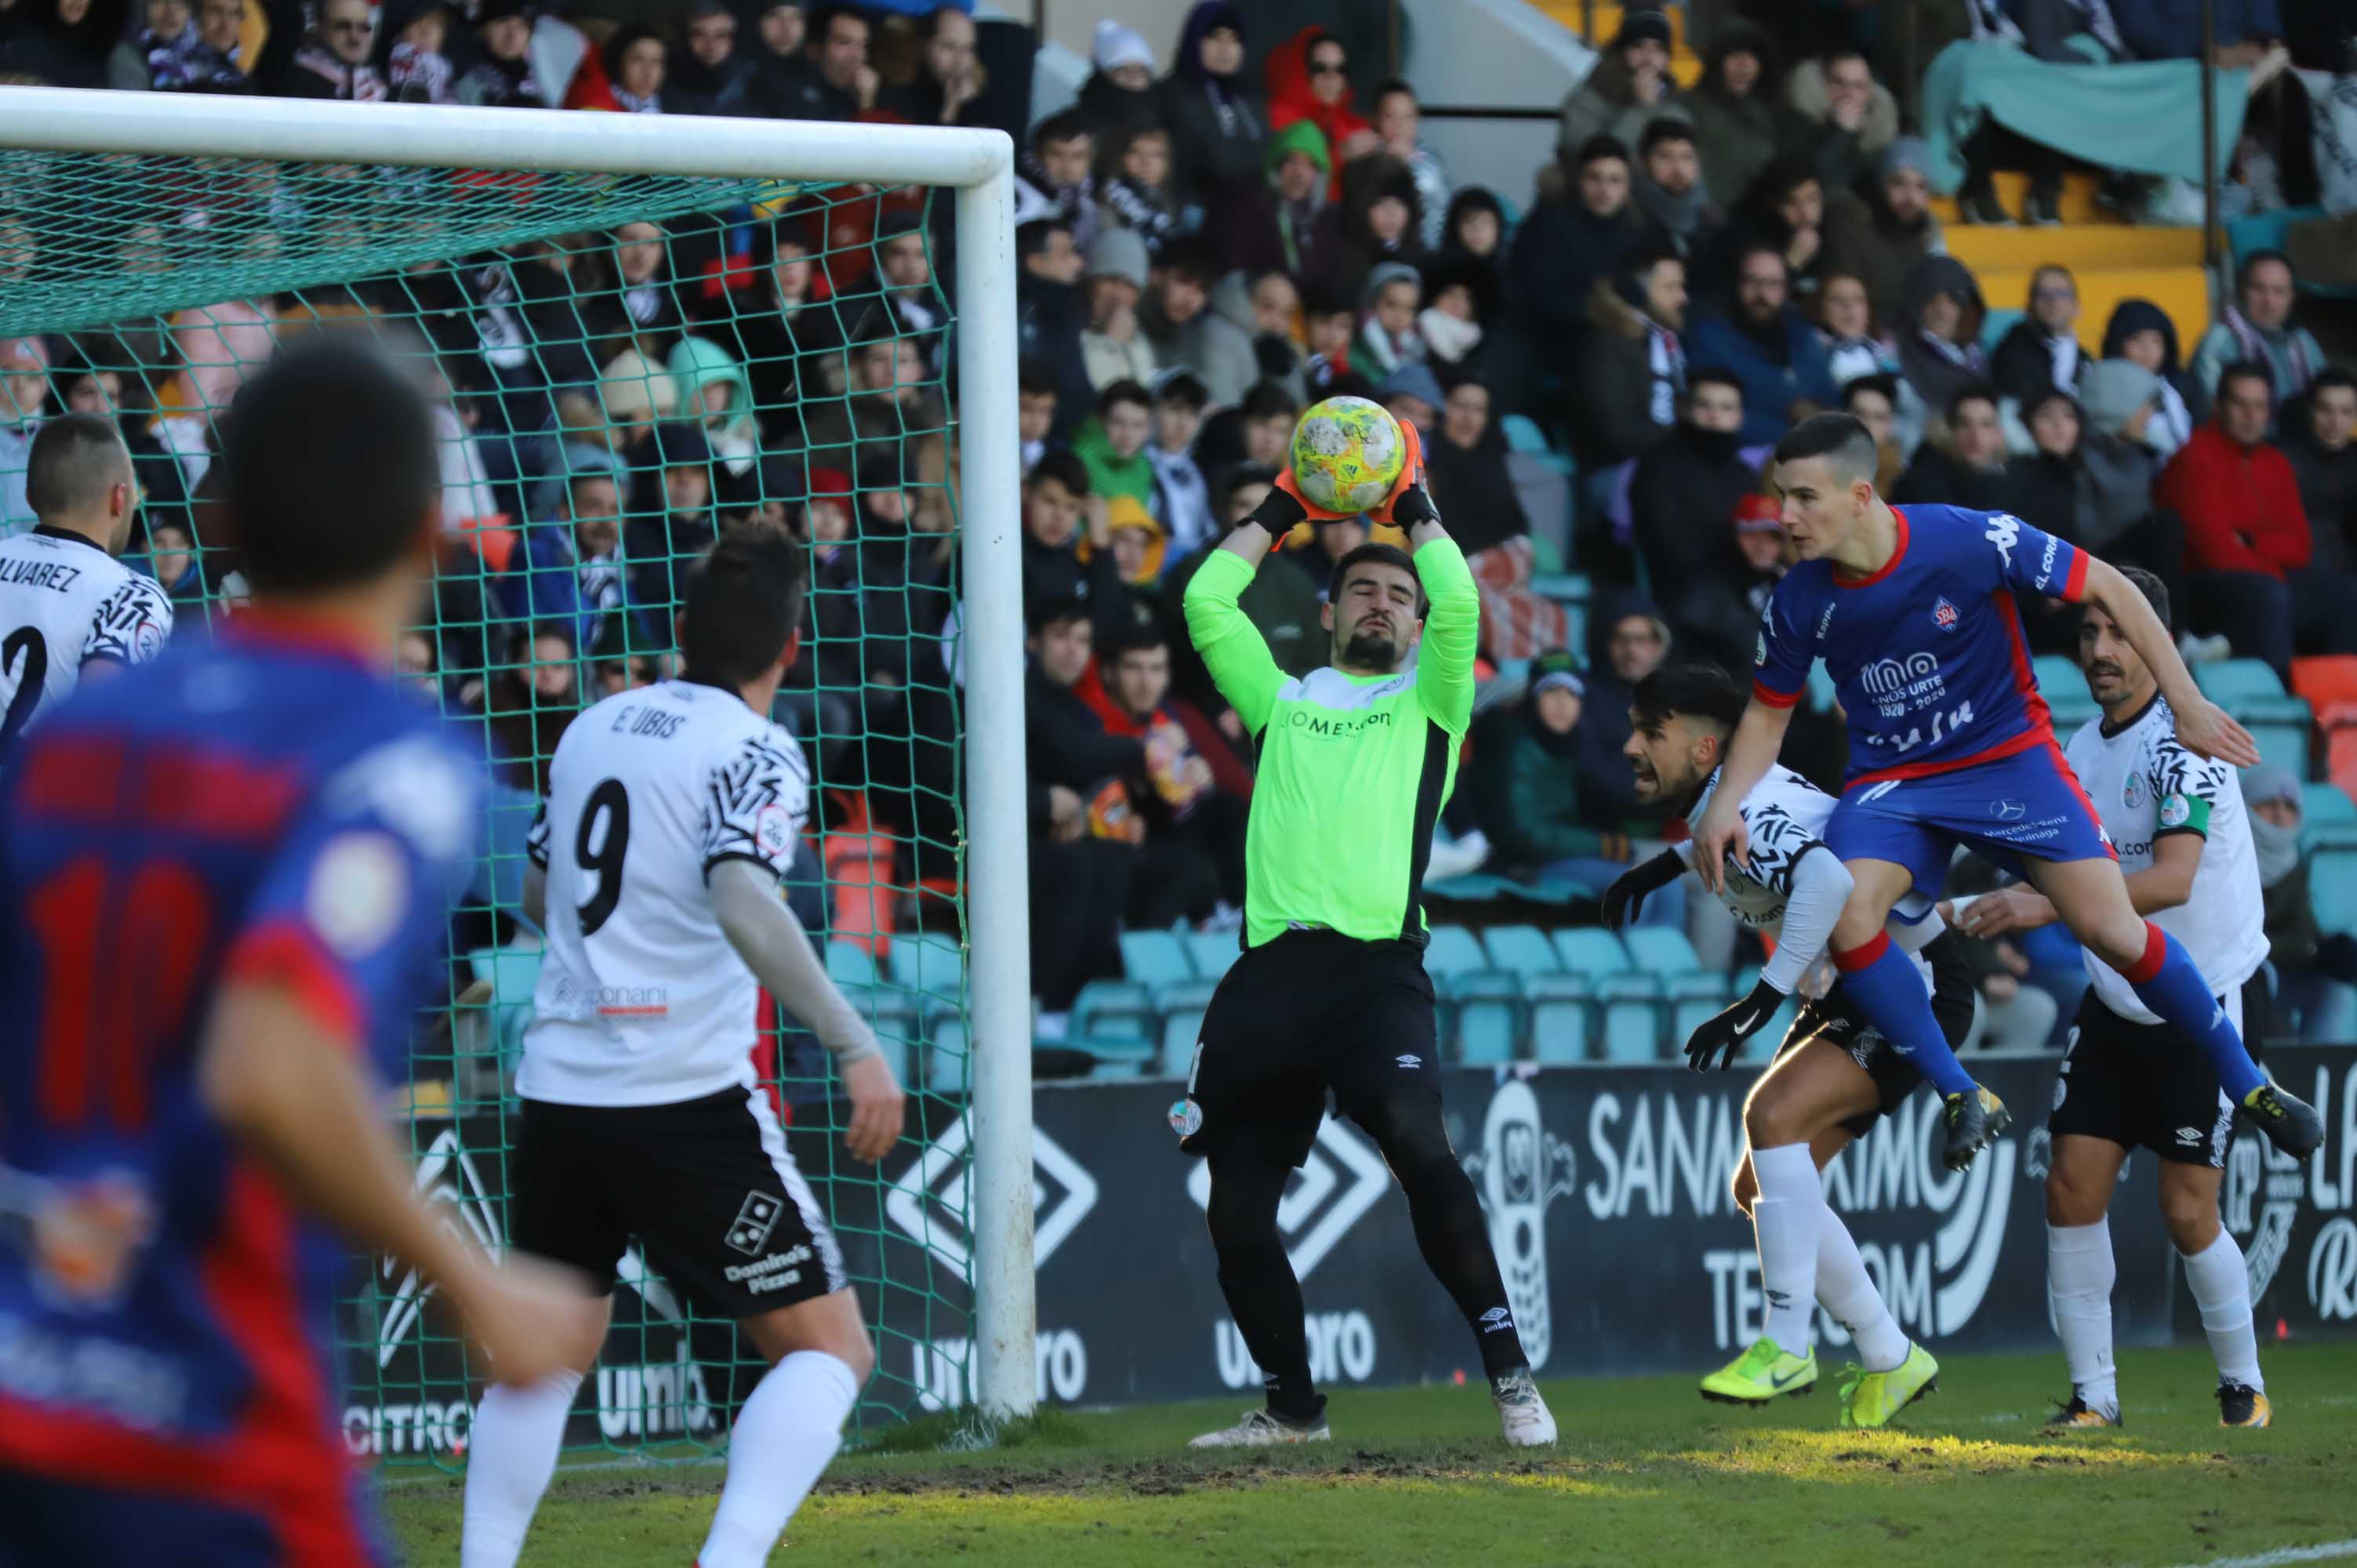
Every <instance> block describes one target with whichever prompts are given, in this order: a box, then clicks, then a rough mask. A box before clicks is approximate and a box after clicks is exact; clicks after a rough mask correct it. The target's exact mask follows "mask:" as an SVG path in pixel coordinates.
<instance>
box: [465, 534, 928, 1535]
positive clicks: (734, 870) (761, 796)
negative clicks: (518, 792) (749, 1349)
mask: <svg viewBox="0 0 2357 1568" xmlns="http://www.w3.org/2000/svg"><path fill="white" fill-rule="evenodd" d="M802 560H803V557H802V547H801V546H800V545H799V544H797V543H796V542H794V541H792V540H791V539H789V538H787V537H786V536H784V535H782V534H763V535H759V536H753V535H732V536H731V537H729V538H727V539H725V540H723V541H722V542H720V543H719V544H717V545H716V546H714V548H713V549H712V550H711V552H710V553H707V554H706V555H705V557H704V558H703V559H702V560H700V561H698V562H697V563H696V564H694V567H693V568H692V569H691V570H690V571H689V572H688V574H687V575H686V579H685V588H684V592H683V600H684V608H683V611H682V613H681V617H680V649H681V652H682V654H683V656H684V658H685V660H686V669H685V671H684V673H683V675H682V676H681V678H680V679H678V680H675V681H665V682H659V683H657V684H655V685H653V686H649V687H643V688H640V689H639V690H636V691H631V692H625V693H619V694H618V695H616V696H612V697H608V698H607V699H606V700H605V701H604V702H601V703H597V705H596V706H594V707H591V708H589V709H588V710H587V711H586V712H585V713H583V714H581V715H580V717H578V718H576V719H575V720H574V721H573V723H572V725H571V726H570V727H569V728H567V729H566V731H565V738H564V739H563V740H562V741H560V742H559V743H558V744H557V747H556V756H555V757H554V760H553V761H552V763H551V765H550V769H549V791H548V801H547V804H546V808H545V811H544V815H543V817H542V820H541V822H539V823H538V824H536V825H535V827H534V829H533V835H532V839H531V845H530V847H531V853H532V858H533V870H532V871H531V872H530V873H528V874H527V875H526V878H525V883H524V896H523V901H524V908H525V913H526V914H527V915H528V916H530V917H532V918H533V919H535V920H537V921H538V922H539V923H540V925H541V927H542V929H544V931H545V932H546V933H547V947H546V952H545V956H544V959H543V961H542V966H541V974H540V985H539V989H538V991H537V992H536V993H535V994H534V996H533V1005H534V1009H535V1015H534V1018H533V1023H532V1024H531V1026H529V1027H528V1028H527V1029H526V1030H525V1033H524V1042H523V1065H522V1069H521V1070H520V1072H519V1074H518V1078H517V1089H518V1090H519V1093H520V1094H521V1096H522V1101H523V1105H522V1129H521V1132H520V1133H519V1135H518V1138H517V1142H516V1149H515V1153H514V1155H512V1157H511V1159H510V1161H509V1165H508V1171H509V1179H510V1182H511V1190H512V1197H511V1226H510V1230H511V1234H510V1237H509V1240H510V1241H511V1243H512V1244H513V1245H515V1246H516V1247H518V1248H521V1249H523V1250H525V1251H532V1252H536V1253H539V1254H541V1255H543V1256H544V1257H550V1258H554V1259H557V1260H559V1261H561V1262H566V1263H570V1264H572V1265H573V1266H574V1267H576V1268H578V1269H580V1270H582V1271H583V1272H585V1273H587V1274H588V1275H589V1276H590V1277H591V1279H592V1280H593V1281H594V1282H596V1283H597V1286H598V1288H599V1289H600V1291H601V1294H607V1295H608V1297H609V1298H610V1293H611V1292H612V1289H613V1281H614V1277H615V1271H616V1264H617V1262H619V1260H620V1259H621V1257H622V1256H623V1254H624V1252H625V1251H627V1250H628V1247H629V1244H630V1240H631V1239H632V1238H633V1237H636V1238H637V1239H638V1240H640V1242H641V1243H643V1244H644V1246H645V1248H646V1250H647V1251H648V1253H649V1254H650V1256H651V1258H652V1260H653V1261H654V1262H655V1264H656V1265H657V1267H658V1268H660V1269H661V1270H662V1272H663V1273H664V1274H665V1276H666V1277H667V1278H669V1279H671V1280H672V1281H673V1282H675V1283H679V1284H681V1285H683V1286H684V1287H685V1288H686V1290H687V1292H688V1294H690V1295H691V1296H693V1297H694V1298H695V1299H696V1300H697V1301H698V1302H699V1303H700V1304H701V1305H704V1306H705V1307H706V1308H707V1309H710V1310H712V1311H714V1312H716V1313H717V1314H719V1315H722V1316H729V1317H734V1318H736V1319H737V1323H738V1325H739V1326H741V1327H742V1328H743V1329H744V1331H745V1337H746V1338H747V1339H748V1340H749V1341H750V1342H751V1343H752V1345H753V1347H754V1348H756V1349H758V1350H759V1351H760V1353H761V1354H762V1356H763V1357H764V1358H765V1359H768V1360H769V1362H770V1370H769V1372H768V1373H767V1374H766V1375H764V1376H763V1378H762V1379H761V1381H760V1383H759V1386H758V1387H756V1388H755V1389H754V1391H753V1393H752V1395H751V1397H750V1398H748V1400H747V1401H746V1402H745V1405H744V1408H743V1409H742V1410H740V1411H739V1412H737V1419H736V1421H735V1423H733V1424H732V1425H731V1427H730V1430H729V1444H728V1478H727V1482H726V1486H725V1487H723V1489H722V1491H721V1494H720V1508H719V1511H718V1513H717V1514H716V1517H715V1518H714V1520H713V1522H712V1530H711V1533H710V1535H708V1536H707V1537H706V1538H705V1542H704V1547H703V1550H702V1552H700V1553H699V1554H698V1556H697V1562H698V1563H700V1564H701V1565H702V1568H752V1565H753V1564H757V1563H766V1562H767V1561H768V1560H769V1554H770V1547H771V1546H772V1545H773V1544H774V1543H775V1542H776V1541H777V1538H778V1535H779V1532H780V1531H781V1530H783V1529H784V1528H785V1525H786V1520H788V1519H789V1518H791V1516H792V1514H793V1511H794V1509H795V1508H796V1507H797V1506H799V1505H800V1503H801V1502H802V1498H803V1497H804V1495H805V1494H807V1493H808V1492H809V1490H810V1488H811V1487H812V1486H813V1484H814V1483H815V1482H816V1481H817V1480H818V1477H819V1474H820V1472H821V1471H822V1470H823V1469H824V1468H825V1467H826V1464H827V1461H828V1460H829V1459H831V1458H833V1457H834V1452H835V1449H836V1447H837V1445H838V1444H840V1442H841V1441H842V1434H841V1429H842V1426H843V1421H844V1418H845V1416H846V1415H848V1414H849V1413H850V1412H851V1407H852V1404H853V1402H855V1401H856V1399H857V1398H858V1394H859V1389H860V1385H861V1384H862V1383H864V1382H865V1381H866V1379H867V1375H868V1373H869V1372H870V1371H872V1370H873V1369H874V1368H875V1364H876V1357H875V1350H874V1348H873V1347H872V1346H871V1345H870V1343H869V1341H868V1337H867V1330H866V1326H865V1325H864V1324H863V1322H862V1321H861V1318H860V1313H859V1302H858V1298H857V1296H856V1294H854V1293H853V1291H852V1289H851V1286H850V1283H849V1281H848V1279H847V1278H846V1277H845V1273H844V1263H843V1254H842V1252H841V1251H840V1250H839V1249H838V1248H837V1247H836V1245H835V1240H834V1234H833V1232H832V1231H831V1230H829V1229H828V1227H827V1223H826V1219H825V1216H824V1215H823V1213H822V1212H821V1211H820V1208H819V1205H818V1202H817V1200H816V1199H815V1197H813V1195H812V1192H811V1189H810V1187H809V1185H808V1184H807V1183H806V1182H804V1181H803V1179H802V1175H801V1173H800V1172H798V1171H797V1170H795V1168H794V1165H793V1161H792V1158H791V1155H788V1153H787V1152H786V1144H785V1139H784V1136H783V1134H782V1133H781V1132H780V1129H779V1126H778V1121H777V1117H776V1115H775V1114H774V1112H772V1111H771V1109H770V1101H769V1100H768V1098H767V1096H766V1094H765V1093H764V1092H763V1091H762V1090H760V1089H759V1087H757V1086H756V1084H755V1082H754V1075H753V1069H752V1063H751V1053H752V1050H753V1047H754V1041H755V1022H756V1007H757V1001H756V995H757V988H758V987H759V986H767V987H768V988H769V990H770V993H771V994H772V995H774V996H776V997H777V998H778V999H779V1000H780V1002H781V1003H782V1004H784V1005H785V1006H786V1007H787V1008H788V1009H789V1010H790V1011H791V1012H792V1013H794V1014H795V1015H797V1016H798V1017H800V1018H801V1019H802V1021H803V1022H805V1023H807V1024H808V1025H809V1026H811V1027H812V1029H813V1031H814V1032H815V1033H816V1034H817V1036H818V1037H819V1040H820V1043H821V1044H823V1045H824V1046H825V1047H826V1048H827V1049H828V1051H829V1052H831V1053H832V1054H833V1056H834V1060H835V1065H836V1068H837V1069H838V1070H839V1071H840V1072H841V1074H842V1077H843V1080H844V1083H845V1088H846V1089H847V1090H849V1093H850V1097H851V1105H852V1116H851V1128H850V1132H849V1133H848V1136H847V1138H846V1142H847V1144H849V1146H850V1149H851V1152H852V1154H853V1155H856V1157H858V1158H860V1159H863V1160H867V1161H875V1160H877V1159H880V1158H882V1157H883V1155H885V1154H886V1153H887V1152H888V1150H889V1149H890V1148H891V1146H892V1144H893V1142H894V1140H895V1139H897V1138H898V1137H899V1133H900V1121H901V1111H902V1097H901V1091H900V1087H899V1084H898V1083H897V1082H896V1081H894V1079H893V1075H892V1069H891V1068H890V1066H889V1065H888V1063H887V1062H886V1060H885V1059H884V1057H883V1055H882V1054H881V1053H880V1052H879V1051H878V1050H877V1045H876V1040H875V1037H874V1036H873V1035H872V1034H871V1033H870V1032H869V1030H868V1028H867V1026H866V1023H865V1022H863V1021H862V1020H861V1018H860V1017H859V1015H858V1014H857V1013H856V1012H854V1011H853V1009H852V1008H851V1006H850V1004H848V1003H847V1002H845V1000H844V998H843V996H842V994H841V993H838V992H837V991H836V990H835V988H834V983H832V982H831V981H829V980H828V979H827V976H826V972H825V970H824V968H823V966H822V965H821V964H820V962H819V961H818V959H817V957H816V955H815V954H814V953H813V950H812V948H811V942H810V939H809V937H808V935H807V934H806V933H805V932H804V930H803V929H802V925H801V923H800V922H799V921H797V920H796V919H795V918H794V917H793V914H792V913H791V911H790V910H789V909H788V908H787V907H786V904H785V901H784V899H783V898H782V897H780V893H779V884H780V879H781V878H782V877H783V876H784V875H785V873H786V870H787V867H788V866H789V865H791V863H792V861H793V857H794V850H795V845H796V844H797V843H798V842H799V841H800V839H801V837H802V818H803V813H804V811H805V809H806V806H807V802H808V799H809V795H810V776H809V772H808V767H807V764H806V763H805V762H804V760H803V757H802V746H801V744H800V743H799V742H798V741H796V740H795V739H794V738H793V736H790V735H788V734H787V733H786V732H785V731H784V730H782V729H780V728H779V727H778V726H777V725H773V724H771V723H770V720H769V718H768V717H767V716H766V715H767V714H768V712H769V707H770V700H771V699H772V697H774V696H775V694H776V692H777V687H778V682H779V680H780V677H782V676H783V674H784V673H785V671H786V668H787V666H788V665H790V664H791V663H792V662H793V660H794V656H795V653H796V651H797V647H796V643H797V638H796V636H795V628H797V627H799V626H800V624H801V619H802V597H803V590H804V581H805V579H804V575H803V567H802ZM586 1371H587V1367H586V1366H585V1367H582V1368H579V1369H574V1370H572V1371H570V1372H566V1373H564V1374H560V1375H559V1376H556V1377H554V1378H551V1379H549V1380H545V1381H544V1382H541V1383H536V1384H534V1385H533V1386H531V1387H530V1388H522V1389H514V1388H500V1389H495V1390H493V1391H490V1393H488V1394H486V1395H485V1396H484V1399H483V1403H482V1406H481V1408H480V1409H479V1412H477V1414H476V1417H475V1423H474V1427H473V1432H472V1438H471V1444H470V1452H469V1456H468V1465H467V1513H466V1526H465V1530H464V1532H463V1537H462V1541H461V1544H460V1549H459V1561H460V1563H461V1564H462V1568H509V1565H510V1564H512V1563H514V1562H515V1560H516V1555H517V1553H518V1552H520V1551H521V1550H522V1544H523V1537H524V1532H525V1530H527V1529H528V1528H529V1526H530V1525H531V1522H532V1516H533V1509H535V1508H536V1507H537V1506H538V1504H539V1501H540V1496H541V1493H542V1492H543V1491H544V1489H545V1488H546V1487H547V1485H548V1479H549V1476H550V1473H551V1472H552V1471H553V1470H554V1466H555V1464H556V1455H557V1450H558V1448H559V1447H560V1446H561V1445H562V1444H563V1441H564V1436H565V1419H566V1416H567V1415H568V1413H569V1412H571V1410H572V1407H573V1398H574V1393H575V1391H576V1389H577V1388H578V1387H579V1386H580V1383H581V1380H582V1375H583V1373H585V1372H586Z"/></svg>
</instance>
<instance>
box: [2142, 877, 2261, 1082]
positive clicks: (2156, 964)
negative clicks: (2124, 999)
mask: <svg viewBox="0 0 2357 1568" xmlns="http://www.w3.org/2000/svg"><path fill="white" fill-rule="evenodd" d="M2144 929H2145V933H2146V934H2145V944H2144V957H2143V959H2142V960H2141V961H2137V962H2136V963H2133V964H2130V965H2129V966H2128V967H2127V968H2126V969H2124V970H2122V971H2120V972H2121V973H2122V974H2123V975H2125V976H2126V977H2127V983H2129V984H2130V985H2132V986H2134V987H2136V1000H2137V1001H2139V1002H2141V1003H2143V1004H2145V1005H2146V1006H2147V1007H2149V1008H2151V1009H2152V1010H2153V1011H2154V1012H2155V1013H2157V1014H2158V1015H2160V1019H2161V1021H2162V1022H2163V1023H2165V1024H2168V1025H2169V1026H2170V1027H2172V1028H2174V1029H2175V1030H2177V1032H2178V1033H2179V1034H2181V1035H2183V1036H2185V1037H2186V1038H2187V1039H2189V1040H2191V1041H2192V1042H2193V1043H2194V1044H2195V1045H2197V1046H2199V1047H2201V1057H2202V1059H2203V1060H2204V1061H2207V1062H2208V1063H2209V1064H2210V1070H2211V1071H2212V1072H2214V1073H2216V1074H2217V1075H2218V1082H2219V1084H2220V1085H2221V1086H2222V1087H2223V1088H2224V1090H2226V1098H2227V1099H2229V1100H2232V1101H2233V1102H2234V1103H2235V1104H2237V1105H2240V1104H2241V1103H2243V1101H2244V1099H2245V1098H2246V1097H2247V1096H2248V1095H2249V1094H2250V1092H2251V1090H2255V1089H2256V1088H2258V1087H2259V1085H2260V1084H2262V1083H2264V1082H2266V1079H2264V1078H2262V1077H2261V1076H2260V1075H2259V1064H2258V1063H2256V1062H2255V1061H2253V1060H2252V1059H2251V1053H2250V1051H2249V1050H2248V1049H2247V1048H2245V1047H2244V1045H2243V1036H2242V1035H2241V1034H2240V1033H2239V1032H2238V1031H2237V1030H2236V1029H2235V1027H2234V1026H2233V1025H2232V1024H2230V1023H2228V1022H2227V1021H2226V1009H2224V1008H2223V1007H2222V1006H2220V1005H2219V1004H2218V998H2217V997H2216V996H2214V995H2212V993H2211V991H2210V983H2209V982H2208V981H2206V980H2204V979H2202V978H2201V971H2200V970H2198V969H2196V968H2194V967H2193V960H2192V957H2191V956H2190V954H2188V953H2187V952H2186V950H2185V948H2184V945H2183V944H2182V943H2180V942H2179V940H2177V939H2176V938H2175V937H2172V936H2170V935H2169V933H2168V932H2167V931H2164V930H2162V929H2160V928H2159V927H2158V926H2156V925H2154V924H2153V923H2152V922H2151V921H2150V920H2147V921H2146V922H2145V924H2144Z"/></svg>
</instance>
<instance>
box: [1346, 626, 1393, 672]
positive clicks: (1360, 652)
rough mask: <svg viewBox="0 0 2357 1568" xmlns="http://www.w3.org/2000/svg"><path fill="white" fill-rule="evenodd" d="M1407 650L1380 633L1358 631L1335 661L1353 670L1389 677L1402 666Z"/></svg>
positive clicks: (1353, 634) (1352, 634)
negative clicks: (1401, 661)
mask: <svg viewBox="0 0 2357 1568" xmlns="http://www.w3.org/2000/svg"><path fill="white" fill-rule="evenodd" d="M1405 652H1406V650H1405V649H1403V648H1400V647H1399V646H1398V645H1396V644H1394V642H1393V641H1392V639H1390V638H1387V637H1385V636H1384V635H1383V633H1381V632H1379V631H1357V632H1352V633H1351V640H1350V641H1348V642H1346V643H1344V644H1343V645H1342V651H1341V656H1340V658H1338V659H1336V660H1334V662H1335V663H1337V664H1341V665H1347V666H1348V667H1350V668H1351V669H1353V670H1365V671H1371V672H1372V673H1374V674H1378V675H1388V674H1390V673H1391V672H1392V671H1394V670H1396V669H1398V668H1399V666H1400V660H1401V659H1402V658H1403V657H1404V656H1405Z"/></svg>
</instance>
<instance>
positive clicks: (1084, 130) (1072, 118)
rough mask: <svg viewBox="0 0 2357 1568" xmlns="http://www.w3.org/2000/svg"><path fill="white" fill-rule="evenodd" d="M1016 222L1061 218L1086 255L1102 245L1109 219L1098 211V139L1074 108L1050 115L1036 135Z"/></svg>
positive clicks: (1023, 168) (1021, 173) (1021, 167)
mask: <svg viewBox="0 0 2357 1568" xmlns="http://www.w3.org/2000/svg"><path fill="white" fill-rule="evenodd" d="M1016 170H1017V177H1016V221H1017V224H1018V225H1019V224H1022V223H1028V222H1031V221H1033V220H1038V219H1041V218H1054V219H1057V220H1060V221H1061V222H1062V223H1063V224H1064V225H1065V227H1067V228H1068V229H1070V230H1071V233H1072V245H1073V247H1074V248H1075V249H1076V250H1078V251H1079V252H1081V253H1082V255H1086V254H1088V252H1089V251H1090V249H1091V248H1092V246H1093V245H1094V244H1095V242H1096V233H1097V225H1098V224H1099V223H1100V222H1102V221H1103V219H1102V217H1101V215H1100V213H1099V210H1098V207H1097V180H1096V136H1095V134H1094V133H1092V131H1091V130H1090V129H1089V123H1088V122H1087V121H1086V120H1083V119H1082V118H1081V116H1080V114H1079V113H1077V112H1076V111H1073V110H1070V109H1067V110H1065V111H1064V112H1062V113H1058V114H1050V115H1049V116H1048V117H1047V118H1046V119H1045V120H1042V121H1040V122H1039V128H1038V129H1037V130H1035V131H1033V132H1032V133H1031V145H1030V147H1029V148H1028V150H1026V151H1025V153H1024V154H1023V157H1022V160H1021V162H1019V163H1018V164H1017V166H1016Z"/></svg>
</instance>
